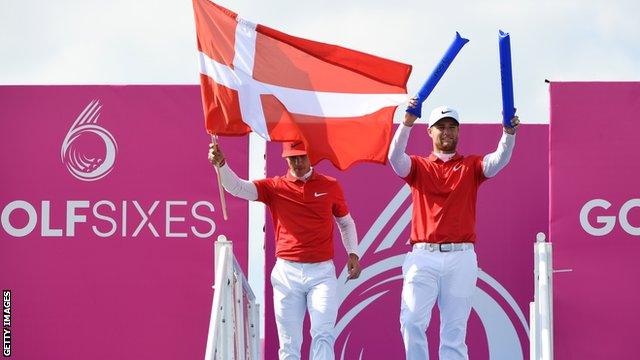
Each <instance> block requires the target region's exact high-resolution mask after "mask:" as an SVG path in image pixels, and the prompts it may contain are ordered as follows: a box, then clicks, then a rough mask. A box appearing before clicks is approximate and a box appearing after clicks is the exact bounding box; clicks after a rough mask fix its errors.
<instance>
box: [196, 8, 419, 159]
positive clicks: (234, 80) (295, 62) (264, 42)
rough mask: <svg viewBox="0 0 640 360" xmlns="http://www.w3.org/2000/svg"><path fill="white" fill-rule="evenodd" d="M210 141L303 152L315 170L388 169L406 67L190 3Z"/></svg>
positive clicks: (403, 94) (404, 93) (408, 70)
mask: <svg viewBox="0 0 640 360" xmlns="http://www.w3.org/2000/svg"><path fill="white" fill-rule="evenodd" d="M193 7H194V12H195V22H196V32H197V35H198V51H199V59H200V82H201V89H202V102H203V107H204V114H205V125H206V128H207V131H208V132H209V133H211V134H217V135H231V136H233V135H236V136H237V135H244V134H247V133H248V132H250V131H254V132H256V133H258V134H259V135H260V136H262V137H263V138H265V139H266V140H274V141H292V140H302V141H304V142H305V144H306V146H307V149H308V153H309V158H310V160H311V162H312V163H313V164H316V163H317V162H318V161H320V160H322V159H328V160H330V161H331V162H332V163H333V165H334V166H336V167H337V168H338V169H341V170H344V169H346V168H348V167H349V166H350V165H352V164H353V163H355V162H358V161H370V162H378V163H385V161H386V157H387V151H388V148H389V143H390V141H391V127H392V122H393V114H394V112H395V109H396V107H397V106H398V105H400V104H402V103H403V102H405V101H406V100H407V85H406V84H407V79H408V78H409V74H410V73H411V66H410V65H407V64H402V63H399V62H395V61H391V60H387V59H383V58H380V57H376V56H373V55H369V54H365V53H362V52H358V51H354V50H350V49H345V48H343V47H339V46H335V45H328V44H323V43H319V42H315V41H311V40H306V39H301V38H297V37H293V36H290V35H287V34H284V33H281V32H279V31H277V30H274V29H271V28H268V27H266V26H263V25H259V24H253V23H251V22H249V21H247V20H244V19H242V18H240V17H239V16H238V15H237V14H235V13H234V12H232V11H230V10H227V9H225V8H223V7H221V6H219V5H217V4H214V3H212V2H211V1H209V0H193Z"/></svg>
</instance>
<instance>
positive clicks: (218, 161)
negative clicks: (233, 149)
mask: <svg viewBox="0 0 640 360" xmlns="http://www.w3.org/2000/svg"><path fill="white" fill-rule="evenodd" d="M208 157H209V162H210V163H211V164H213V165H215V166H217V167H221V166H222V165H224V164H225V160H224V154H223V153H222V150H220V146H219V145H218V144H213V143H211V144H209V156H208Z"/></svg>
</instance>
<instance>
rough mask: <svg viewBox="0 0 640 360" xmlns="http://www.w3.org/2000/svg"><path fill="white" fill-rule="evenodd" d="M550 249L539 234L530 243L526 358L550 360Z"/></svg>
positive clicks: (551, 268) (551, 267) (551, 280)
mask: <svg viewBox="0 0 640 360" xmlns="http://www.w3.org/2000/svg"><path fill="white" fill-rule="evenodd" d="M552 250H553V248H552V246H551V242H547V241H546V236H545V235H544V234H543V233H538V234H537V236H536V243H535V244H534V276H533V278H534V289H535V290H534V296H533V302H532V303H530V304H529V310H530V311H529V334H530V339H529V342H530V344H529V358H530V359H531V360H552V359H553V261H552V258H553V256H552V255H553V251H552Z"/></svg>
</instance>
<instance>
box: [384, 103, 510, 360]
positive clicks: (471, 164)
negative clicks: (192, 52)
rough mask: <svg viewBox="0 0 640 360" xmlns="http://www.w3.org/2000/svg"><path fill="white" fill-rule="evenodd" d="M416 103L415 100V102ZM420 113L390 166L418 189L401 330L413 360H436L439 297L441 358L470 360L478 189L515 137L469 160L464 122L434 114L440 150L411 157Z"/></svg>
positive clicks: (409, 119)
mask: <svg viewBox="0 0 640 360" xmlns="http://www.w3.org/2000/svg"><path fill="white" fill-rule="evenodd" d="M409 106H410V107H413V106H416V101H415V99H412V100H411V101H410V103H409ZM416 119H417V118H416V116H414V115H412V114H410V113H406V114H405V119H404V122H403V124H402V125H400V126H399V127H398V129H397V130H396V133H395V135H394V138H393V141H392V143H391V148H390V151H389V162H390V164H391V167H392V168H393V170H394V171H395V173H396V174H398V176H400V177H401V178H403V179H404V180H405V181H406V182H407V184H408V185H409V186H410V187H411V198H412V201H413V214H412V220H411V238H410V241H411V244H412V246H413V249H412V251H411V252H409V253H408V254H407V256H406V258H405V261H404V264H403V265H402V273H403V276H404V281H403V286H402V304H401V310H400V325H401V326H400V329H401V332H402V339H403V342H404V347H405V352H406V358H407V359H410V360H413V359H420V360H424V359H429V350H428V347H427V337H426V334H425V331H426V329H427V326H428V325H429V321H430V318H431V310H432V308H433V305H434V304H435V302H436V300H437V301H438V308H439V309H440V349H439V353H440V359H443V360H444V359H446V360H451V359H468V355H467V346H466V344H465V337H466V331H467V320H468V318H469V314H470V312H471V301H472V298H473V293H474V290H475V287H476V279H477V276H478V265H477V259H476V253H475V251H474V243H475V241H476V232H475V224H476V198H477V193H478V187H479V186H480V184H482V183H483V182H484V181H485V180H487V179H489V178H491V177H493V176H495V175H496V174H497V173H498V172H499V171H500V170H501V169H502V168H503V167H504V166H506V165H507V163H508V162H509V159H510V158H511V153H512V151H513V147H514V144H515V133H516V129H517V127H518V124H519V123H520V121H519V120H518V117H517V116H516V117H514V118H513V119H512V120H511V124H512V126H513V127H504V128H503V133H502V137H501V138H500V141H499V142H498V147H497V149H496V151H494V152H493V153H490V154H487V155H484V156H479V155H470V156H463V155H461V154H458V153H457V152H456V146H457V144H458V132H459V124H460V117H459V116H458V113H457V111H455V110H454V109H451V108H449V107H446V106H441V107H438V108H436V109H434V110H433V112H432V113H431V116H430V117H429V123H428V124H427V125H428V126H429V130H428V133H429V137H430V138H431V140H432V141H433V152H432V153H431V154H430V155H429V156H428V157H421V156H416V155H412V156H409V155H407V154H406V153H405V149H406V147H407V141H408V139H409V134H410V131H411V127H412V126H413V123H414V122H415V121H416Z"/></svg>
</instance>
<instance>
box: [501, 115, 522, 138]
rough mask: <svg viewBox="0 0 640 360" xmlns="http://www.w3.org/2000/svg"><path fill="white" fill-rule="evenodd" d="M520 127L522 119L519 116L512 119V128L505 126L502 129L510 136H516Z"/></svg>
mask: <svg viewBox="0 0 640 360" xmlns="http://www.w3.org/2000/svg"><path fill="white" fill-rule="evenodd" d="M518 125H520V119H519V118H518V117H517V116H514V117H513V118H511V127H506V126H503V127H502V129H503V130H504V132H506V133H507V134H509V135H515V133H516V131H517V130H518Z"/></svg>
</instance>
